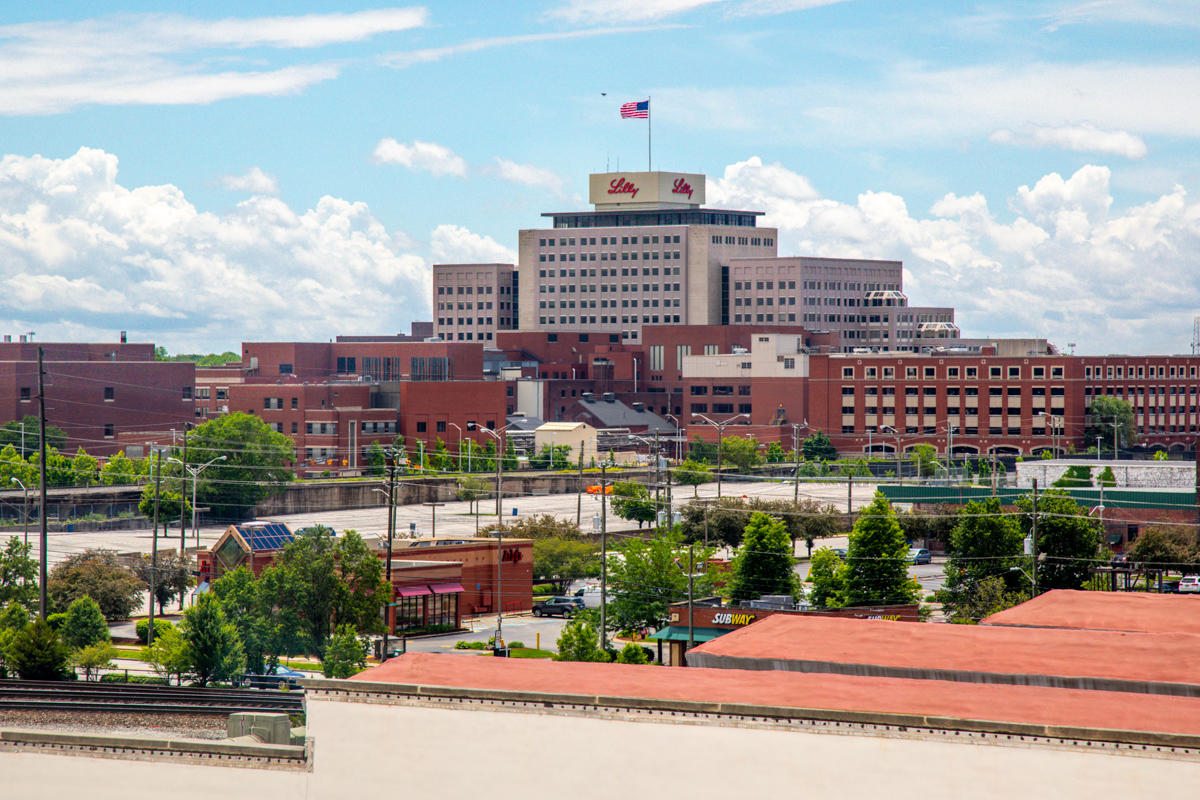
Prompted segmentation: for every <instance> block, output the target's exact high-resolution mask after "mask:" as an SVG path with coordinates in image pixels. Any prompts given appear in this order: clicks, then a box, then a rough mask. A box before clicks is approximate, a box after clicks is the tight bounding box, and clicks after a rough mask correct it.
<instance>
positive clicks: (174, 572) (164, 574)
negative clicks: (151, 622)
mask: <svg viewBox="0 0 1200 800" xmlns="http://www.w3.org/2000/svg"><path fill="white" fill-rule="evenodd" d="M133 574H134V575H136V576H137V577H138V580H140V581H141V582H142V583H144V584H145V585H146V586H149V585H150V576H151V574H154V576H155V577H154V599H155V601H157V603H158V613H160V614H161V613H163V606H165V605H166V604H167V603H168V602H170V601H171V599H172V598H179V599H180V602H181V603H182V600H183V593H184V592H186V591H187V590H188V587H189V586H191V585H192V565H191V562H190V561H188V559H187V558H186V557H181V556H180V555H179V552H178V551H176V550H159V551H158V561H157V566H156V565H155V562H152V561H151V559H150V556H149V555H147V554H145V553H143V554H142V556H141V558H139V559H137V560H136V561H134V562H133Z"/></svg>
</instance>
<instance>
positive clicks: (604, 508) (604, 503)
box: [600, 461, 608, 650]
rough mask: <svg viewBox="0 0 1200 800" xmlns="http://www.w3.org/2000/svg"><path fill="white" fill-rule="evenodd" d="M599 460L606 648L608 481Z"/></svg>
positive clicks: (603, 640) (604, 643) (604, 642)
mask: <svg viewBox="0 0 1200 800" xmlns="http://www.w3.org/2000/svg"><path fill="white" fill-rule="evenodd" d="M606 473H607V467H606V466H605V463H604V462H603V461H601V462H600V649H601V650H607V649H608V627H607V626H608V497H607V494H608V481H607V480H605V476H606Z"/></svg>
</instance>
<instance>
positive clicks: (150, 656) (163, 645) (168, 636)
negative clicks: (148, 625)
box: [142, 625, 192, 686]
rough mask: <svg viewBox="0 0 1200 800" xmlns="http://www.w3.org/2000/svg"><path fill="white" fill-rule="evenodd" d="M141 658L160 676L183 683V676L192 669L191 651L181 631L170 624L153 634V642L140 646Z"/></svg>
mask: <svg viewBox="0 0 1200 800" xmlns="http://www.w3.org/2000/svg"><path fill="white" fill-rule="evenodd" d="M142 660H143V661H145V662H146V663H148V664H149V665H150V666H151V667H153V668H154V671H155V672H156V673H158V674H159V675H160V676H162V677H164V678H166V679H167V682H168V683H170V682H171V678H175V681H176V683H178V684H180V685H181V686H182V685H183V676H184V675H186V674H188V673H189V672H190V671H191V669H192V651H191V648H190V647H189V646H188V641H187V639H185V638H184V636H183V632H182V631H181V630H180V629H179V628H177V627H175V626H174V625H172V626H171V627H169V628H165V629H163V631H162V632H160V633H155V634H154V643H153V644H152V645H150V646H149V647H143V648H142Z"/></svg>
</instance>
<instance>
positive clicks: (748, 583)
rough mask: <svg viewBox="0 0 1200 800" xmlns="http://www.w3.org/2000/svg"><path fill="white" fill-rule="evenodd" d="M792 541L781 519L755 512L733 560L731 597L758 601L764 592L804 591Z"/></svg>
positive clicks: (730, 586)
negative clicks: (796, 566) (798, 576)
mask: <svg viewBox="0 0 1200 800" xmlns="http://www.w3.org/2000/svg"><path fill="white" fill-rule="evenodd" d="M795 562H796V560H795V559H794V558H793V557H792V540H791V538H790V537H789V536H788V535H787V529H786V528H785V527H784V525H783V523H782V522H780V521H779V520H775V519H772V518H771V517H769V516H767V515H766V514H763V513H762V512H755V513H754V514H753V515H752V516H751V517H750V521H749V522H748V523H746V530H745V532H744V533H743V535H742V547H741V549H740V550H739V551H738V554H737V555H736V556H734V559H733V565H732V568H733V574H732V576H731V577H730V580H729V596H730V598H731V599H733V600H757V599H758V598H759V597H760V596H762V595H764V594H786V595H791V596H792V597H793V598H795V597H796V596H797V595H799V594H800V591H801V590H800V585H799V579H798V578H797V576H796V573H795V571H794V570H793V567H794V566H795Z"/></svg>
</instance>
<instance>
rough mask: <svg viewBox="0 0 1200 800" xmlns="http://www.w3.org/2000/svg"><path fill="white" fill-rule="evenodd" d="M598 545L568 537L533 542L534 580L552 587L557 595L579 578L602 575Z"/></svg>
mask: <svg viewBox="0 0 1200 800" xmlns="http://www.w3.org/2000/svg"><path fill="white" fill-rule="evenodd" d="M599 549H600V548H599V545H596V544H593V543H591V542H585V541H583V540H582V539H578V538H575V539H568V538H565V537H553V538H541V539H534V540H533V580H534V581H535V582H536V583H553V584H554V591H555V592H559V593H561V592H564V591H566V587H567V585H568V584H569V583H570V582H571V581H574V580H578V579H580V578H590V577H593V576H595V575H598V574H600V556H599V552H598V551H599Z"/></svg>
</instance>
